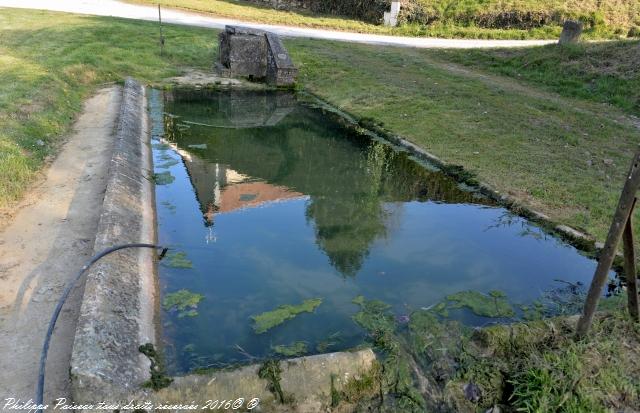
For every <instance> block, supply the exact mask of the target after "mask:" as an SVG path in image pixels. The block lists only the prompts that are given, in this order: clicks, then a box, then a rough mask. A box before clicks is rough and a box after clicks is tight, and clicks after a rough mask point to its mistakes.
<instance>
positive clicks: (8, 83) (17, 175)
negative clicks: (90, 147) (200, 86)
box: [0, 9, 214, 208]
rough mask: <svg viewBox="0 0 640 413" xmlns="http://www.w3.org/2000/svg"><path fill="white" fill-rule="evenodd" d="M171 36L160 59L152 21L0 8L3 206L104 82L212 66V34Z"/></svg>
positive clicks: (0, 203)
mask: <svg viewBox="0 0 640 413" xmlns="http://www.w3.org/2000/svg"><path fill="white" fill-rule="evenodd" d="M165 35H166V36H167V42H168V44H169V45H170V46H169V47H167V53H166V55H165V56H164V57H163V58H161V57H160V56H159V54H158V46H157V37H156V36H157V26H153V25H152V24H147V23H132V22H131V21H124V20H113V19H97V18H91V17H77V16H72V15H68V14H53V13H48V12H39V11H17V10H9V9H5V10H0V79H2V82H0V208H6V207H7V206H10V205H11V204H13V203H14V202H15V201H16V200H17V199H18V198H19V197H20V195H21V194H22V193H23V191H24V189H25V187H26V186H27V185H28V184H29V183H30V182H31V181H32V180H33V179H34V177H35V175H36V174H37V172H38V171H39V170H40V168H41V167H42V165H43V164H44V162H45V160H46V159H47V157H48V156H49V155H51V154H52V153H55V151H56V149H57V147H58V145H59V143H60V138H61V136H63V135H64V134H65V133H66V132H67V131H68V128H69V126H70V124H71V122H72V120H73V119H74V116H75V115H76V114H77V113H78V112H79V110H80V109H81V105H82V101H83V99H84V98H86V97H87V96H88V95H89V94H90V93H91V92H92V91H93V90H95V88H96V87H97V86H98V85H100V84H103V83H105V82H113V81H120V80H122V79H123V76H126V75H131V76H135V77H137V78H140V79H142V80H147V81H148V80H155V79H161V78H163V77H166V76H170V75H174V74H176V73H178V72H179V70H180V67H181V66H193V67H206V66H207V65H208V64H209V63H210V62H211V59H212V55H213V50H212V47H213V44H214V42H213V41H212V40H213V39H214V36H213V34H212V33H211V32H210V31H206V30H198V29H190V30H188V31H187V30H184V29H175V28H173V27H166V32H165Z"/></svg>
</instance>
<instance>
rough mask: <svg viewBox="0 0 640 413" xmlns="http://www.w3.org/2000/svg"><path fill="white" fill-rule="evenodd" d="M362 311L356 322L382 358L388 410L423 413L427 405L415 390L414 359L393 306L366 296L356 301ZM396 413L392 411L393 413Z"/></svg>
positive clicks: (383, 384) (383, 387)
mask: <svg viewBox="0 0 640 413" xmlns="http://www.w3.org/2000/svg"><path fill="white" fill-rule="evenodd" d="M353 303H354V304H357V305H359V306H360V311H359V312H357V313H356V314H354V315H353V320H354V321H355V322H356V323H357V324H358V325H359V326H360V327H362V328H364V329H365V330H367V332H368V333H369V336H370V338H371V340H372V342H373V345H374V347H375V348H376V350H378V352H380V353H381V355H382V362H381V366H382V369H381V370H382V374H381V376H380V378H379V383H380V385H379V388H380V389H381V391H380V394H381V397H382V394H386V395H387V396H386V398H385V399H384V400H382V402H384V403H385V405H386V406H387V408H389V409H396V410H398V411H403V412H423V411H424V409H425V406H426V402H425V399H424V397H423V396H422V394H421V393H420V392H419V391H418V389H416V387H415V384H414V379H413V372H414V369H413V367H412V364H411V360H412V358H411V355H410V353H409V351H408V349H407V346H406V344H405V341H404V340H403V339H401V338H400V336H399V335H398V334H397V332H396V329H397V324H396V322H395V318H394V316H393V314H391V312H390V311H389V310H390V309H391V306H390V305H388V304H386V303H384V302H382V301H378V300H365V298H364V297H363V296H358V297H356V298H354V299H353ZM390 411H393V410H390Z"/></svg>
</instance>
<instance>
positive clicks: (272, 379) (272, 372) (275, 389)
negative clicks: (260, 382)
mask: <svg viewBox="0 0 640 413" xmlns="http://www.w3.org/2000/svg"><path fill="white" fill-rule="evenodd" d="M258 377H260V378H261V379H264V380H266V381H267V382H268V389H269V391H270V392H271V393H273V395H274V396H275V397H276V400H278V401H279V402H280V403H281V404H286V403H292V402H293V396H292V395H290V394H287V393H285V392H284V390H283V389H282V385H281V383H280V382H281V380H282V368H281V367H280V362H279V361H278V360H267V361H265V362H264V363H263V364H262V366H260V369H259V370H258Z"/></svg>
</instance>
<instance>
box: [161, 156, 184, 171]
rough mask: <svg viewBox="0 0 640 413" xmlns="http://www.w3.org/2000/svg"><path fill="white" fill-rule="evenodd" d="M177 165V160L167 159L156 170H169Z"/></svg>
mask: <svg viewBox="0 0 640 413" xmlns="http://www.w3.org/2000/svg"><path fill="white" fill-rule="evenodd" d="M178 163H179V161H178V160H177V159H173V158H170V159H167V160H166V161H164V162H163V163H161V164H160V165H158V168H163V169H166V168H171V167H172V166H173V165H177V164H178Z"/></svg>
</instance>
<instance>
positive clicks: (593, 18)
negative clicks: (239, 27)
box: [128, 0, 640, 39]
mask: <svg viewBox="0 0 640 413" xmlns="http://www.w3.org/2000/svg"><path fill="white" fill-rule="evenodd" d="M128 1H129V2H131V3H145V4H153V5H156V4H158V3H159V4H161V5H163V6H166V7H174V8H180V9H185V10H190V11H196V12H203V13H210V14H213V15H216V16H220V17H228V18H233V19H238V20H242V21H250V22H258V23H266V24H283V25H289V26H303V27H314V28H322V29H333V30H343V31H354V32H360V33H375V34H389V35H398V36H418V37H443V38H473V39H557V38H558V36H559V35H560V31H561V24H562V22H561V21H564V20H565V19H567V18H580V19H582V20H584V21H585V23H586V30H585V33H584V37H585V38H588V39H603V38H608V39H610V38H619V37H625V36H626V35H627V32H628V30H629V27H631V26H633V24H635V23H634V20H633V19H634V16H635V18H638V15H637V14H638V11H637V10H636V9H634V7H636V8H638V7H640V6H634V4H635V3H634V1H636V0H633V1H632V2H621V1H616V0H607V1H604V2H600V1H595V0H585V1H567V0H543V1H539V0H507V1H505V0H488V1H486V0H485V1H477V0H465V1H455V2H452V1H450V0H416V1H414V2H413V6H412V7H411V8H410V9H412V10H413V13H414V14H415V16H413V19H414V20H412V21H411V22H410V23H405V24H402V25H400V26H399V27H395V28H390V27H385V26H382V25H378V24H371V23H366V22H363V21H360V20H356V19H352V18H349V17H341V16H332V15H319V14H314V13H310V12H306V11H295V12H293V11H285V10H276V9H273V8H271V7H267V6H260V5H258V4H255V3H250V2H247V1H238V0H153V1H152V0H128ZM420 10H421V11H420ZM634 13H635V14H634ZM530 16H539V17H534V18H533V19H534V20H535V19H536V18H538V19H544V20H545V21H546V23H533V24H532V25H529V24H528V23H526V22H522V21H519V20H522V19H524V20H526V19H528V18H530ZM415 19H427V20H428V21H429V22H430V23H429V24H428V25H427V24H422V23H420V22H419V20H415ZM511 20H513V21H511ZM637 24H639V25H640V20H638V23H637ZM503 26H506V27H504V28H503ZM530 26H531V27H530ZM638 35H640V32H639V33H638Z"/></svg>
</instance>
